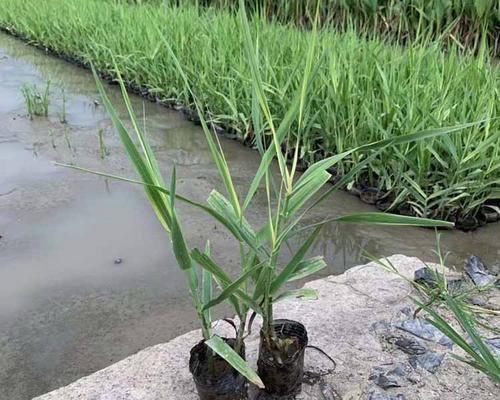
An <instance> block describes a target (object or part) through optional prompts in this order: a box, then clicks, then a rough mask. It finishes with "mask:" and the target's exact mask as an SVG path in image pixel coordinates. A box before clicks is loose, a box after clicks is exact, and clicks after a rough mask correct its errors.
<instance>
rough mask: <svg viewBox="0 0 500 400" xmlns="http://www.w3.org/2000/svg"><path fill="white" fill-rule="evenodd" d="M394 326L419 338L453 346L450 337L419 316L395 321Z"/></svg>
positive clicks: (449, 346)
mask: <svg viewBox="0 0 500 400" xmlns="http://www.w3.org/2000/svg"><path fill="white" fill-rule="evenodd" d="M395 326H396V328H398V329H401V330H403V331H405V332H408V333H411V334H412V335H415V336H417V337H419V338H421V339H425V340H429V341H431V342H436V343H439V344H440V345H442V346H445V347H448V348H451V347H453V342H452V341H451V339H450V338H448V337H447V336H446V335H444V334H443V333H442V332H441V331H440V330H439V329H437V328H436V327H435V326H434V325H431V324H430V323H428V322H426V321H425V320H423V319H421V318H415V319H407V320H404V321H401V322H399V323H396V324H395Z"/></svg>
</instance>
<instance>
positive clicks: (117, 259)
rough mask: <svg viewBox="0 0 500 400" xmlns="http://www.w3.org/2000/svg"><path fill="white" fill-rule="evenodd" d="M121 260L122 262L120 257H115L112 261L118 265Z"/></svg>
mask: <svg viewBox="0 0 500 400" xmlns="http://www.w3.org/2000/svg"><path fill="white" fill-rule="evenodd" d="M122 262H123V260H122V259H121V258H115V261H114V263H115V264H117V265H118V264H121V263H122Z"/></svg>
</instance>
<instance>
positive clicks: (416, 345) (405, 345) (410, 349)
mask: <svg viewBox="0 0 500 400" xmlns="http://www.w3.org/2000/svg"><path fill="white" fill-rule="evenodd" d="M394 345H395V346H396V347H397V348H398V349H400V350H402V351H404V352H405V353H406V354H410V355H418V354H424V353H425V352H426V351H427V349H426V348H425V347H424V346H423V345H422V344H421V343H420V342H419V341H418V340H416V339H409V338H405V337H403V336H401V337H399V338H396V340H395V341H394Z"/></svg>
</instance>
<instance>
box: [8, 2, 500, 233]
mask: <svg viewBox="0 0 500 400" xmlns="http://www.w3.org/2000/svg"><path fill="white" fill-rule="evenodd" d="M29 3H30V2H29V1H28V2H24V1H18V0H14V1H11V2H9V4H8V5H6V6H5V7H3V8H2V9H1V11H0V25H1V26H2V27H3V28H5V29H7V30H8V31H9V32H11V33H14V34H17V35H20V36H22V37H24V38H25V39H27V40H30V41H31V43H33V44H36V45H39V46H41V47H45V48H47V49H49V50H51V51H53V52H54V53H56V54H58V55H59V56H63V57H65V58H67V59H70V60H71V61H73V62H77V63H80V64H83V65H87V66H88V65H89V63H90V62H92V63H94V65H96V67H97V68H98V69H99V70H100V71H101V73H102V74H103V75H105V76H106V77H108V78H110V79H113V77H114V76H115V72H114V67H113V63H112V60H114V61H116V63H117V65H118V67H119V69H120V70H121V72H122V73H123V74H124V76H125V78H126V80H127V82H128V84H129V87H131V88H134V89H135V90H136V91H139V92H140V93H141V94H142V95H145V96H147V97H149V98H152V99H157V100H159V101H161V102H163V103H167V104H170V105H172V106H175V107H180V106H182V108H183V109H184V110H186V112H187V113H188V114H192V112H191V109H192V103H191V101H190V98H189V96H187V92H186V90H185V87H184V84H183V82H182V80H181V79H180V77H179V76H178V74H177V72H176V70H175V67H174V66H173V65H172V63H171V60H170V59H169V57H168V55H167V53H166V51H165V48H164V46H163V45H162V37H165V38H167V39H168V40H169V43H170V45H171V46H172V47H173V48H174V51H175V52H176V54H178V56H179V58H180V59H181V62H182V63H183V65H185V67H186V69H187V71H188V74H189V76H190V78H191V79H192V86H193V87H194V90H195V92H196V95H197V96H198V98H199V99H200V100H201V101H202V103H203V106H204V108H205V110H206V111H207V114H208V115H209V116H210V119H211V120H212V121H213V122H214V123H215V124H217V125H219V126H221V127H223V128H224V129H225V130H227V131H229V132H230V133H232V135H233V136H236V137H238V138H239V139H240V140H242V141H243V142H246V143H249V144H251V142H252V122H251V121H250V120H249V116H250V109H251V106H252V101H251V97H252V94H251V92H252V90H251V85H250V81H249V76H250V74H249V70H248V67H247V64H246V62H245V56H244V54H243V51H242V48H241V37H240V33H239V32H240V29H239V24H238V20H237V18H235V17H234V16H233V15H231V14H230V13H226V12H222V11H221V12H213V11H208V12H200V10H199V9H196V8H193V7H189V6H187V7H183V8H167V9H164V8H162V7H160V6H159V5H155V4H150V5H142V6H132V5H127V4H124V3H122V4H112V3H111V2H110V3H108V2H105V3H103V2H96V1H89V2H86V3H85V4H84V5H81V4H79V3H78V2H75V1H74V0H70V1H64V2H62V1H60V0H51V1H48V2H45V3H44V4H38V3H37V5H36V7H37V13H33V12H32V6H31V5H30V4H29ZM77 3H78V4H77ZM55 10H57V12H55ZM110 21H111V22H110ZM124 26H127V27H133V29H135V30H132V31H130V29H123V27H124ZM252 29H253V30H254V33H255V34H256V35H257V32H258V35H259V37H260V40H259V48H260V51H261V53H262V57H261V61H262V63H261V68H262V70H263V75H264V76H265V77H266V80H267V83H268V88H269V97H270V99H271V108H272V112H273V114H274V115H275V116H276V119H279V118H281V117H282V116H283V115H282V114H283V112H284V110H285V109H286V108H287V107H288V104H289V102H290V101H291V98H292V97H293V93H294V91H295V90H296V89H297V84H298V81H299V79H298V77H299V76H300V73H301V69H302V65H301V63H302V60H303V59H304V58H305V57H304V54H305V52H306V50H307V48H308V46H309V43H310V39H311V37H310V33H308V32H303V31H299V30H295V29H291V28H289V27H283V26H280V25H277V24H269V23H267V22H266V21H261V20H254V22H253V24H252ZM159 30H161V35H160V32H159ZM185 38H189V41H186V40H185ZM320 48H321V51H320V53H321V54H324V58H321V60H320V58H319V56H318V60H317V62H318V63H320V64H321V65H320V67H319V71H318V75H317V79H316V82H315V84H314V89H313V91H312V92H313V93H314V96H312V98H311V99H310V101H309V104H308V106H307V107H306V108H307V109H308V117H307V118H306V135H305V137H304V138H303V143H302V147H301V151H300V152H301V155H302V160H303V163H304V164H305V165H307V164H308V163H309V162H312V161H314V160H317V159H319V158H322V157H325V156H328V155H330V154H333V153H336V152H340V151H343V150H345V149H347V148H351V147H353V146H357V145H359V144H363V143H367V142H370V141H373V140H377V139H386V138H389V137H393V136H398V135H401V134H407V133H412V132H415V131H417V130H420V129H424V128H433V127H437V126H446V125H454V124H459V123H464V122H470V121H478V120H483V119H485V118H490V117H495V116H496V115H498V113H499V109H500V105H499V103H498V101H496V100H497V97H498V93H499V82H500V78H499V77H500V74H499V70H498V68H497V67H492V66H490V64H489V60H488V59H487V57H486V56H485V57H484V58H483V57H479V58H475V57H468V56H463V55H459V54H457V52H456V51H453V49H451V50H450V53H449V54H447V55H445V54H443V53H442V51H441V49H440V48H439V45H437V44H436V43H432V42H429V43H427V45H426V46H424V45H409V46H408V48H406V49H404V50H403V49H400V48H398V47H397V46H390V45H387V44H385V43H383V42H381V41H377V40H363V39H360V38H359V37H357V35H356V33H355V32H347V33H345V34H337V33H335V32H333V31H329V30H326V31H323V32H322V33H321V34H320ZM471 93H472V94H473V95H471ZM499 127H500V120H491V121H489V122H488V123H486V124H483V125H478V126H477V127H475V128H472V129H468V130H465V131H464V132H462V133H460V134H455V135H453V136H452V137H451V138H445V139H435V140H432V141H428V142H426V143H421V144H418V145H411V146H399V147H397V148H390V149H388V150H387V151H386V152H384V153H382V154H380V155H378V156H377V157H374V159H373V160H372V161H371V162H370V163H369V166H368V168H367V169H365V170H363V171H360V172H358V173H357V174H356V176H355V177H354V180H353V182H352V186H353V189H354V191H355V192H356V193H358V194H359V195H360V197H361V198H363V199H365V200H366V201H369V202H370V203H374V204H375V205H377V206H378V207H379V208H380V209H384V210H387V209H390V210H391V211H393V212H401V213H405V214H416V215H421V216H425V217H433V218H442V219H449V220H452V221H456V222H458V225H459V226H461V227H462V228H464V229H471V228H475V227H477V226H478V225H480V224H481V223H483V222H484V221H485V220H487V219H488V218H490V217H491V215H492V213H491V211H490V210H488V209H482V208H481V206H482V205H483V204H485V203H486V202H488V201H495V200H494V199H492V197H496V196H497V194H495V193H496V192H494V191H495V190H497V187H498V184H497V183H496V182H497V181H498V178H499V174H500V172H499V171H500V167H499V166H500V150H499V149H498V148H497V146H496V135H498V133H499ZM357 160H358V159H357V158H356V156H353V157H352V158H350V159H347V160H346V161H345V162H344V163H342V164H341V165H340V166H339V168H338V170H336V171H333V172H334V173H336V174H337V176H341V175H343V174H345V173H346V172H348V171H349V170H350V169H351V168H352V167H353V166H354V165H356V162H357ZM391 206H392V207H391ZM494 217H495V213H493V218H494Z"/></svg>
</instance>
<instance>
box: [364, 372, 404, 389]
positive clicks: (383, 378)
mask: <svg viewBox="0 0 500 400" xmlns="http://www.w3.org/2000/svg"><path fill="white" fill-rule="evenodd" d="M370 380H371V381H373V382H375V384H376V385H377V386H380V387H381V388H382V389H384V390H385V389H389V388H393V387H400V386H401V385H399V383H398V381H397V380H396V379H394V378H391V377H390V376H387V375H386V374H384V373H379V374H375V375H371V376H370Z"/></svg>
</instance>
